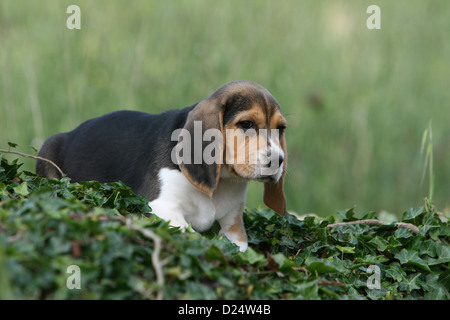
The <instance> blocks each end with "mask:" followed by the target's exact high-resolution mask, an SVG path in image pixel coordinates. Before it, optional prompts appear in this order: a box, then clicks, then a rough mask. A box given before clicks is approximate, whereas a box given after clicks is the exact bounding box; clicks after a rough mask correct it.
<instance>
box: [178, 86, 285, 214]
mask: <svg viewBox="0 0 450 320" xmlns="http://www.w3.org/2000/svg"><path fill="white" fill-rule="evenodd" d="M285 128H286V119H285V118H284V117H283V115H282V114H281V109H280V106H279V105H278V103H277V101H276V100H275V99H274V98H273V97H272V95H271V94H270V93H269V91H267V90H266V89H265V88H263V87H262V86H260V85H258V84H255V83H253V82H250V81H236V82H230V83H228V84H226V85H224V86H222V87H220V88H219V89H217V90H216V91H215V92H214V93H213V94H212V95H211V96H209V97H208V98H207V99H205V100H203V101H201V102H200V103H198V104H197V105H196V106H195V107H194V109H193V110H192V111H191V112H190V113H189V115H188V118H187V121H186V124H185V126H184V129H185V130H186V132H188V133H189V134H190V137H191V138H190V139H186V138H185V137H183V138H182V139H180V140H179V146H183V144H184V150H188V151H189V153H190V156H189V157H188V160H190V161H178V164H179V166H180V169H181V171H182V172H183V173H184V175H185V176H186V177H187V178H188V180H189V181H190V182H191V183H192V184H193V185H194V186H195V187H196V188H198V189H199V190H201V191H203V192H205V193H206V194H208V195H209V196H210V197H212V196H213V195H214V192H215V190H216V188H217V185H218V182H219V177H220V173H221V169H222V166H224V169H225V170H227V172H228V173H229V175H231V176H232V177H234V178H236V179H245V180H259V181H262V182H264V203H265V204H266V205H267V206H268V207H269V208H271V209H273V210H274V211H276V212H278V213H280V214H283V215H284V213H285V211H286V206H285V196H284V191H283V183H284V176H285V172H286V157H287V154H286V141H285V137H284V129H285ZM199 139H201V141H198V140H199ZM188 140H189V141H188ZM187 142H189V144H190V146H186V143H187ZM208 157H209V158H208ZM211 157H212V159H211Z"/></svg>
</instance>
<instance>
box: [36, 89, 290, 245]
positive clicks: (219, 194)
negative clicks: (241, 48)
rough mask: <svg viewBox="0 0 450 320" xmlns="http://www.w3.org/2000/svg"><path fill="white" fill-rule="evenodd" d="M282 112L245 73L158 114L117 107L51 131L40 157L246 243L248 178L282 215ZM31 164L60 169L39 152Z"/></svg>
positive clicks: (182, 221) (171, 217)
mask: <svg viewBox="0 0 450 320" xmlns="http://www.w3.org/2000/svg"><path fill="white" fill-rule="evenodd" d="M285 128H286V119H285V118H284V117H283V115H282V113H281V109H280V106H279V105H278V103H277V101H276V100H275V99H274V97H273V96H272V95H271V94H270V93H269V91H267V90H266V89H265V88H263V87H262V86H260V85H258V84H256V83H253V82H250V81H235V82H230V83H228V84H225V85H224V86H222V87H220V88H218V89H217V90H216V91H215V92H213V93H212V94H211V95H210V96H209V97H208V98H206V99H204V100H202V101H200V102H199V103H196V104H194V105H193V106H190V107H186V108H184V109H181V110H172V111H167V112H164V113H161V114H148V113H143V112H137V111H116V112H112V113H109V114H106V115H103V116H101V117H98V118H94V119H91V120H88V121H86V122H84V123H82V124H81V125H80V126H78V127H77V128H76V129H74V130H73V131H70V132H66V133H59V134H56V135H54V136H52V137H50V138H49V139H47V141H45V143H44V145H43V146H42V148H41V150H40V152H39V156H40V157H43V158H46V159H49V160H52V161H53V162H55V163H56V164H57V165H58V166H59V167H60V168H61V170H62V171H63V172H64V173H65V174H66V175H67V176H69V177H70V178H71V179H72V181H75V182H76V181H78V182H79V181H87V180H97V181H100V182H113V181H118V180H121V181H122V182H124V183H125V184H126V185H128V186H129V187H131V189H133V191H134V192H135V193H136V194H138V195H140V196H144V197H146V198H147V199H148V200H149V206H150V207H151V208H152V212H153V213H155V214H156V215H158V216H159V217H161V218H162V219H164V220H166V221H169V223H170V225H172V226H177V227H181V228H182V229H185V228H186V227H187V226H188V225H189V224H191V226H192V227H193V228H194V230H196V231H199V232H202V231H206V230H208V229H209V228H210V227H211V226H212V225H213V223H214V221H216V220H217V221H218V222H219V224H220V226H221V232H222V233H224V234H225V236H226V237H227V238H228V239H229V240H230V241H231V242H233V243H235V244H236V245H238V246H239V248H240V250H241V251H245V250H246V249H247V247H248V241H247V234H246V231H245V228H244V224H243V217H242V215H243V210H244V204H245V198H246V193H247V185H248V182H249V180H258V181H261V182H263V183H264V203H265V204H266V205H267V206H268V207H269V208H271V209H273V210H274V211H276V212H278V213H279V214H281V215H284V214H285V211H286V206H285V196H284V192H283V181H284V177H285V173H286V157H287V154H286V141H285V137H284V129H285ZM36 172H37V174H38V175H40V176H44V177H48V178H60V174H59V173H58V171H57V170H56V168H55V167H53V166H52V165H51V164H49V163H47V162H45V161H41V160H38V161H37V163H36Z"/></svg>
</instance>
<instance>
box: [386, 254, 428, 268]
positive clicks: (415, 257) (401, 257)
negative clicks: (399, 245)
mask: <svg viewBox="0 0 450 320" xmlns="http://www.w3.org/2000/svg"><path fill="white" fill-rule="evenodd" d="M394 257H395V259H397V260H398V261H400V263H401V264H412V265H414V266H417V267H419V268H422V269H424V270H426V271H431V270H430V268H429V267H428V265H427V263H426V261H425V260H423V259H421V258H420V257H419V254H418V253H417V252H416V251H412V250H407V249H402V251H400V253H398V254H396V255H395V256H394Z"/></svg>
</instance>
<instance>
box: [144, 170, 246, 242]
mask: <svg viewBox="0 0 450 320" xmlns="http://www.w3.org/2000/svg"><path fill="white" fill-rule="evenodd" d="M158 178H159V180H160V183H161V190H160V194H159V197H158V198H157V199H155V200H153V201H150V202H149V205H150V207H151V208H152V211H153V212H154V213H155V214H156V215H157V216H159V217H160V218H162V219H164V220H167V221H170V225H172V226H177V227H181V228H182V229H184V228H186V227H187V226H188V224H189V223H190V224H191V225H192V227H193V228H194V229H195V230H197V231H200V232H202V231H206V230H208V229H209V228H210V227H211V226H212V224H213V223H214V221H215V220H219V222H221V225H222V229H224V226H223V223H225V222H224V221H229V220H230V218H232V219H234V217H235V216H236V215H241V214H242V209H243V206H244V203H245V197H246V194H247V184H248V183H247V181H245V180H243V181H238V180H235V179H233V178H231V177H230V176H229V175H228V174H227V172H226V170H225V169H223V171H222V174H221V178H220V181H219V184H218V187H217V190H216V192H215V194H214V197H213V198H210V197H209V196H208V195H206V194H204V193H203V192H201V191H199V190H198V189H197V188H195V187H194V186H193V185H192V184H191V183H190V182H189V181H188V180H187V179H186V177H185V176H184V174H183V173H181V172H180V171H178V170H171V169H167V168H163V169H161V170H160V172H159V174H158ZM227 223H228V222H227ZM244 232H245V230H244ZM230 240H231V239H230ZM233 242H234V241H233Z"/></svg>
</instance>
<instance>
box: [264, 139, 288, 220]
mask: <svg viewBox="0 0 450 320" xmlns="http://www.w3.org/2000/svg"><path fill="white" fill-rule="evenodd" d="M280 146H281V148H282V149H283V152H284V160H283V173H282V174H281V177H280V180H278V182H276V183H273V182H265V183H264V203H265V204H266V206H268V207H269V208H270V209H272V210H273V211H275V212H278V213H279V214H281V215H282V216H284V215H285V214H286V197H285V196H284V190H283V184H284V176H285V175H286V164H287V151H286V139H285V137H284V135H283V137H282V138H281V139H280Z"/></svg>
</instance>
